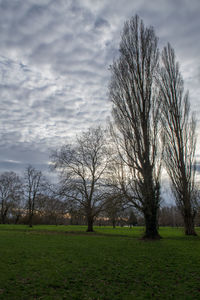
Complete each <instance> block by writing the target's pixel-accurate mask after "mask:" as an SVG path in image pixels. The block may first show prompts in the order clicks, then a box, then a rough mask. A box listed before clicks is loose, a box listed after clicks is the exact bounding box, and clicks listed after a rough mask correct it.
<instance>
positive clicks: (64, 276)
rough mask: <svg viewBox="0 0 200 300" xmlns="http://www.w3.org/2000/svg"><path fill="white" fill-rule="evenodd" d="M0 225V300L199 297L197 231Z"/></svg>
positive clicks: (199, 268) (198, 243)
mask: <svg viewBox="0 0 200 300" xmlns="http://www.w3.org/2000/svg"><path fill="white" fill-rule="evenodd" d="M143 230H144V229H143V228H142V227H134V228H131V229H130V228H127V227H126V228H116V229H112V228H111V227H95V232H94V233H86V232H85V231H86V227H84V226H46V225H43V226H42V225H41V226H40V225H38V226H34V227H33V228H28V227H27V226H25V225H0V299H3V300H7V299H11V300H18V299H20V300H29V299H46V300H47V299H52V300H53V299H55V300H61V299H69V300H71V299H77V300H82V299H83V300H84V299H85V300H98V299H99V300H100V299H102V300H103V299H107V300H114V299H120V300H126V299H127V300H128V299H159V300H160V299H176V300H179V299H180V300H182V299H183V300H184V299H200V229H199V228H197V233H198V234H199V236H197V237H191V236H189V237H186V236H184V233H183V229H181V228H169V227H165V228H164V227H163V228H160V234H161V236H162V237H163V238H162V239H161V240H159V241H144V240H142V239H140V237H141V236H142V234H143Z"/></svg>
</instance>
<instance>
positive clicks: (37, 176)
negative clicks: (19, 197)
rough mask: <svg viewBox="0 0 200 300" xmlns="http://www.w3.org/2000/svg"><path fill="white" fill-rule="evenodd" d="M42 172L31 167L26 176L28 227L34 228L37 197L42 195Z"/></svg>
mask: <svg viewBox="0 0 200 300" xmlns="http://www.w3.org/2000/svg"><path fill="white" fill-rule="evenodd" d="M42 188H43V177H42V172H41V171H38V170H36V169H35V168H34V167H33V166H31V165H29V166H28V167H27V168H26V170H25V174H24V193H25V198H26V206H27V209H28V225H29V226H30V227H32V226H33V216H34V214H35V210H36V201H37V197H38V196H39V195H40V193H42Z"/></svg>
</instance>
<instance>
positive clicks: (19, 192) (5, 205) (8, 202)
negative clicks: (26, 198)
mask: <svg viewBox="0 0 200 300" xmlns="http://www.w3.org/2000/svg"><path fill="white" fill-rule="evenodd" d="M22 197H23V189H22V181H21V179H20V178H19V176H18V175H17V174H16V173H14V172H4V173H2V174H1V175H0V212H1V223H3V224H4V223H5V222H6V217H7V215H8V213H9V212H11V211H12V210H16V209H19V207H20V202H21V200H22Z"/></svg>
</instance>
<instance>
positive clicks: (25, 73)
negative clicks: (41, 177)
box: [0, 0, 200, 173]
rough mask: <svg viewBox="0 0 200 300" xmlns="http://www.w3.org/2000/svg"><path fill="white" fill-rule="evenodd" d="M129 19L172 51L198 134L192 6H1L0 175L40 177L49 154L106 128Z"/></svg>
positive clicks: (198, 61)
mask: <svg viewBox="0 0 200 300" xmlns="http://www.w3.org/2000/svg"><path fill="white" fill-rule="evenodd" d="M135 14H138V15H139V16H140V17H141V18H142V19H143V21H144V23H145V25H147V26H150V25H152V26H153V27H154V28H155V32H156V35H157V36H158V37H159V47H160V49H162V47H163V46H164V45H166V44H167V42H170V43H171V45H172V47H174V49H175V52H176V57H177V60H178V61H179V62H180V66H181V72H182V75H183V78H184V80H185V87H186V89H189V91H190V101H191V109H192V111H194V112H195V113H196V118H197V133H199V132H200V105H199V104H200V17H199V16H200V1H199V0H151V1H149V0H134V1H133V0H26V1H24V0H0V16H1V18H0V104H1V108H0V173H2V172H4V171H11V170H12V171H15V172H18V173H22V172H24V170H25V168H26V167H27V165H28V164H32V165H33V166H34V167H35V168H36V169H40V170H42V171H43V172H44V173H47V172H48V166H49V155H50V153H51V151H52V150H53V149H56V148H59V147H60V146H61V145H63V144H64V143H69V142H70V141H71V140H72V139H73V138H74V137H75V136H76V134H79V133H80V132H81V131H83V130H87V128H88V127H91V126H95V125H98V124H104V123H105V122H106V120H107V118H108V117H109V115H110V111H111V104H110V102H109V99H108V85H109V80H110V75H111V74H110V71H109V65H111V64H112V62H113V59H115V58H117V56H118V49H119V42H120V37H121V32H122V29H123V24H124V22H125V21H126V20H128V19H129V18H131V17H132V16H134V15H135ZM199 139H200V135H199ZM199 145H200V143H199V142H198V143H197V152H196V153H197V154H196V157H197V161H200V146H199ZM199 166H200V164H199ZM199 169H200V168H199Z"/></svg>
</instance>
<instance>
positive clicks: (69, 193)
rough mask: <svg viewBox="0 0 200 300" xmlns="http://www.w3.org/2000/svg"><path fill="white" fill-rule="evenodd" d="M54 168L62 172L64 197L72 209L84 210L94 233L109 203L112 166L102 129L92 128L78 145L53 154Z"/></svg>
mask: <svg viewBox="0 0 200 300" xmlns="http://www.w3.org/2000/svg"><path fill="white" fill-rule="evenodd" d="M52 163H53V167H54V168H55V169H56V170H58V171H59V172H60V176H61V192H60V193H61V195H63V196H64V197H65V199H66V200H67V202H68V205H69V207H71V206H74V205H75V206H76V207H77V208H78V209H81V210H83V212H84V215H85V217H86V219H87V224H88V228H87V231H93V222H94V218H95V217H96V216H97V215H98V214H99V213H100V211H101V210H102V209H103V206H104V204H105V195H106V189H105V186H104V177H103V176H104V173H105V171H106V168H107V165H108V156H106V139H105V136H104V131H103V130H102V129H101V128H100V127H97V128H90V129H88V131H86V132H83V133H82V134H81V135H80V136H77V138H76V141H75V142H74V144H67V145H64V146H63V147H61V149H59V150H58V151H56V152H55V153H53V155H52Z"/></svg>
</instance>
